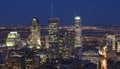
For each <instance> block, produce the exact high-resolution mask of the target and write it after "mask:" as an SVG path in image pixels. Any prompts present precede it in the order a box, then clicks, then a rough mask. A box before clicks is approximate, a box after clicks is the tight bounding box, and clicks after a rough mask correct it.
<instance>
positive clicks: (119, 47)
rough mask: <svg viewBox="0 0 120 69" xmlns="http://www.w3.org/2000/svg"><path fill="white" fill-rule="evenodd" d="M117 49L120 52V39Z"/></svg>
mask: <svg viewBox="0 0 120 69" xmlns="http://www.w3.org/2000/svg"><path fill="white" fill-rule="evenodd" d="M116 49H117V52H118V53H120V40H117V46H116Z"/></svg>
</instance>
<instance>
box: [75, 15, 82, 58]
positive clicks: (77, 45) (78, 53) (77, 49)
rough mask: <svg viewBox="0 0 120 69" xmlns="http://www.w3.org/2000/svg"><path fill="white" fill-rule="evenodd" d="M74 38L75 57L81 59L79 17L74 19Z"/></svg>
mask: <svg viewBox="0 0 120 69" xmlns="http://www.w3.org/2000/svg"><path fill="white" fill-rule="evenodd" d="M74 31H75V37H74V49H75V55H76V56H77V57H78V58H81V51H82V33H81V18H80V17H79V16H76V17H75V29H74Z"/></svg>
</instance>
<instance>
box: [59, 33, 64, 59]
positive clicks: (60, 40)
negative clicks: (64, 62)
mask: <svg viewBox="0 0 120 69" xmlns="http://www.w3.org/2000/svg"><path fill="white" fill-rule="evenodd" d="M64 46H65V38H64V35H60V36H59V53H60V57H63V47H64Z"/></svg>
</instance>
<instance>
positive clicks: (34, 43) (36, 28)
mask: <svg viewBox="0 0 120 69" xmlns="http://www.w3.org/2000/svg"><path fill="white" fill-rule="evenodd" d="M40 38H41V36H40V25H39V22H38V19H37V18H33V19H32V25H31V35H30V36H29V37H28V41H27V42H28V44H29V47H30V48H36V49H40V48H41V40H40Z"/></svg>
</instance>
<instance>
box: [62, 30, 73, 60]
mask: <svg viewBox="0 0 120 69" xmlns="http://www.w3.org/2000/svg"><path fill="white" fill-rule="evenodd" d="M73 40H74V33H73V30H68V32H66V33H65V40H64V46H63V52H62V56H63V58H64V59H70V58H71V57H73V51H74V46H73V45H74V41H73Z"/></svg>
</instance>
